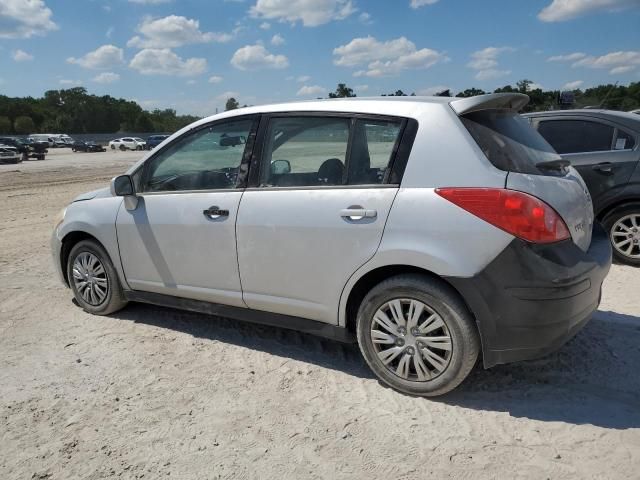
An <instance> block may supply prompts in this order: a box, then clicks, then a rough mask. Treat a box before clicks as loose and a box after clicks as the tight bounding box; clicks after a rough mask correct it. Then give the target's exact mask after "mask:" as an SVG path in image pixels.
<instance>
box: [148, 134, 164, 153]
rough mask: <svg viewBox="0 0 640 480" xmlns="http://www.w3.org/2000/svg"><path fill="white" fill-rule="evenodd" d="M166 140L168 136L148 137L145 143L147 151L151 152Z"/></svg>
mask: <svg viewBox="0 0 640 480" xmlns="http://www.w3.org/2000/svg"><path fill="white" fill-rule="evenodd" d="M167 138H169V135H151V136H150V137H148V138H147V142H146V147H147V150H153V149H154V148H156V147H157V146H158V145H160V144H161V143H162V142H164V141H165V140H166V139H167Z"/></svg>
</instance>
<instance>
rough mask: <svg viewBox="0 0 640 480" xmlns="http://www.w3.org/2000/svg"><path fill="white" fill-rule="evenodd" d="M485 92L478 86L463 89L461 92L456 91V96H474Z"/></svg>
mask: <svg viewBox="0 0 640 480" xmlns="http://www.w3.org/2000/svg"><path fill="white" fill-rule="evenodd" d="M486 93H487V92H485V91H484V90H481V89H479V88H467V89H466V90H463V91H462V92H458V94H457V95H456V97H461V98H465V97H475V96H476V95H486Z"/></svg>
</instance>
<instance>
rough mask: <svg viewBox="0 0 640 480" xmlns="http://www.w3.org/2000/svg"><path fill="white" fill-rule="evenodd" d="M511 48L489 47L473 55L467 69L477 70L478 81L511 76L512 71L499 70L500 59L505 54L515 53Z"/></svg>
mask: <svg viewBox="0 0 640 480" xmlns="http://www.w3.org/2000/svg"><path fill="white" fill-rule="evenodd" d="M513 51H514V49H513V48H511V47H487V48H483V49H482V50H478V51H476V52H473V53H472V54H471V61H470V62H469V63H467V67H469V68H472V69H474V70H477V73H476V75H475V78H476V80H492V79H494V78H499V77H504V76H505V75H509V74H510V73H511V70H501V69H499V68H498V66H499V65H498V57H499V56H500V55H501V54H503V53H505V52H513Z"/></svg>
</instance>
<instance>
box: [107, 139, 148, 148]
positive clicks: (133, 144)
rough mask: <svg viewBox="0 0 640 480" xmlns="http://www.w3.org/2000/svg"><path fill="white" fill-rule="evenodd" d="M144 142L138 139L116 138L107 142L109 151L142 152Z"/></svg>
mask: <svg viewBox="0 0 640 480" xmlns="http://www.w3.org/2000/svg"><path fill="white" fill-rule="evenodd" d="M145 146H146V142H145V141H144V140H142V139H141V138H138V137H123V138H116V139H114V140H111V141H110V142H109V147H110V148H111V150H116V149H118V150H123V151H124V150H144V148H145Z"/></svg>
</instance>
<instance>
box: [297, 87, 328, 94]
mask: <svg viewBox="0 0 640 480" xmlns="http://www.w3.org/2000/svg"><path fill="white" fill-rule="evenodd" d="M325 93H327V89H326V88H324V87H321V86H319V85H305V86H303V87H302V88H300V90H298V93H296V95H297V96H298V97H312V96H313V97H317V96H318V95H324V94H325Z"/></svg>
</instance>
